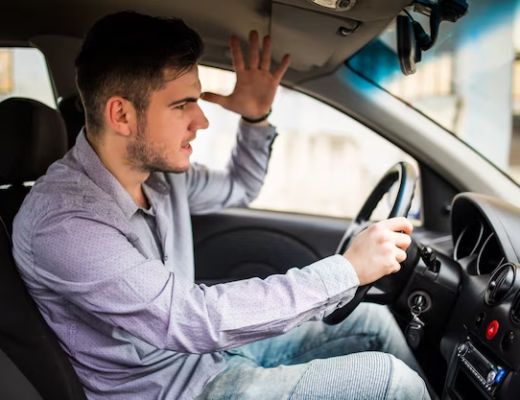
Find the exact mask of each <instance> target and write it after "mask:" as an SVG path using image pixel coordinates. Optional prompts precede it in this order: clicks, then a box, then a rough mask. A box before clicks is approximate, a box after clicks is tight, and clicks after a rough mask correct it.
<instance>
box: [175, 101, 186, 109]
mask: <svg viewBox="0 0 520 400" xmlns="http://www.w3.org/2000/svg"><path fill="white" fill-rule="evenodd" d="M187 105H188V104H187V103H184V104H180V105H178V106H176V107H175V108H176V109H177V110H184V109H185V108H186V106H187Z"/></svg>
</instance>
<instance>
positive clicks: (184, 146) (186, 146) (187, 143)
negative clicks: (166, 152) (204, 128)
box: [181, 136, 195, 150]
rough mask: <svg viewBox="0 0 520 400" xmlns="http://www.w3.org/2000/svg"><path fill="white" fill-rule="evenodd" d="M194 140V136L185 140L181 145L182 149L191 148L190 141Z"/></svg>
mask: <svg viewBox="0 0 520 400" xmlns="http://www.w3.org/2000/svg"><path fill="white" fill-rule="evenodd" d="M194 140H195V136H194V137H192V138H191V139H190V140H188V141H187V142H186V144H184V145H183V146H181V147H182V148H183V149H184V150H191V144H190V142H192V141H194Z"/></svg>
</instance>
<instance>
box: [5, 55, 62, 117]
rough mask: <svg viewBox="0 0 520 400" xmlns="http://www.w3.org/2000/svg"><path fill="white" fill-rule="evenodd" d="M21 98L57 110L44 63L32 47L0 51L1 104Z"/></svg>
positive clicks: (41, 56)
mask: <svg viewBox="0 0 520 400" xmlns="http://www.w3.org/2000/svg"><path fill="white" fill-rule="evenodd" d="M9 97H24V98H29V99H33V100H37V101H40V102H42V103H44V104H46V105H48V106H49V107H52V108H56V100H55V97H54V93H53V90H52V85H51V80H50V77H49V71H48V69H47V63H46V62H45V58H44V56H43V54H42V53H41V52H40V51H39V50H38V49H35V48H31V47H10V48H5V47H4V48H0V101H2V100H5V99H7V98H9Z"/></svg>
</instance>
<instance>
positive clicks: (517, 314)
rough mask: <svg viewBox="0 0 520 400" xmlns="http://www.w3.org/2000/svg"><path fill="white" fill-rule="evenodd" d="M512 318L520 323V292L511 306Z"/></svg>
mask: <svg viewBox="0 0 520 400" xmlns="http://www.w3.org/2000/svg"><path fill="white" fill-rule="evenodd" d="M511 320H512V321H513V322H514V323H516V324H520V293H518V295H517V296H516V299H515V301H514V303H513V305H512V306H511Z"/></svg>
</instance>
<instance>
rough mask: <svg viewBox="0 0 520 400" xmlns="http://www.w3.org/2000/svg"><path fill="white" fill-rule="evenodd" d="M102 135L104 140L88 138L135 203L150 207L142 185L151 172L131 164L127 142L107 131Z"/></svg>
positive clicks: (107, 167) (104, 163) (102, 160)
mask: <svg viewBox="0 0 520 400" xmlns="http://www.w3.org/2000/svg"><path fill="white" fill-rule="evenodd" d="M102 136H103V140H92V139H91V138H89V137H88V136H87V140H88V142H89V143H90V146H91V147H92V149H94V151H95V152H96V154H97V155H98V157H99V159H100V160H101V162H102V163H103V165H104V166H105V168H106V169H107V170H108V171H110V173H111V174H112V175H114V177H115V178H116V179H117V180H118V181H119V183H120V184H121V186H123V188H124V189H125V190H126V191H127V192H128V193H129V194H130V196H131V197H132V199H133V200H134V201H135V203H136V204H137V205H139V206H140V207H143V208H149V207H150V205H149V204H148V200H147V199H146V196H145V195H144V192H143V186H142V185H143V183H144V182H145V181H146V180H147V179H148V177H149V176H150V173H149V172H144V171H140V170H138V169H137V168H135V167H134V166H132V165H130V163H129V162H128V161H127V157H126V154H127V153H126V143H125V142H124V141H123V140H121V139H119V138H117V137H116V138H113V137H112V135H110V136H109V135H106V133H103V134H102ZM107 136H108V137H107Z"/></svg>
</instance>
